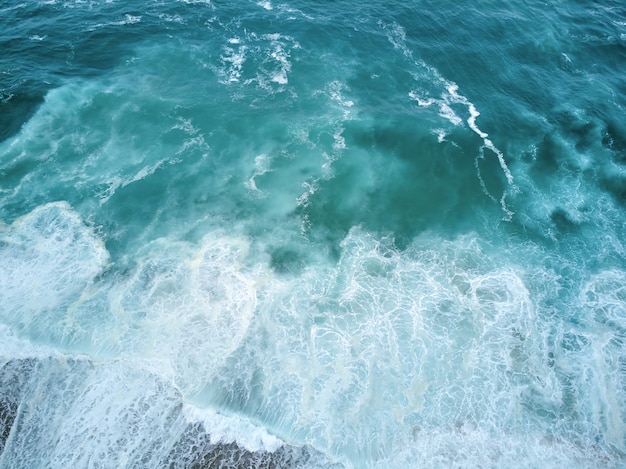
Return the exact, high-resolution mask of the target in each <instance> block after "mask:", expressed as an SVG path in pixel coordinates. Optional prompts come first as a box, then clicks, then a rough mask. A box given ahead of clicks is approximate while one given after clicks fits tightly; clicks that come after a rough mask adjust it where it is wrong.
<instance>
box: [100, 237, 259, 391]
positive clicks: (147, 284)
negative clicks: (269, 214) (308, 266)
mask: <svg viewBox="0 0 626 469" xmlns="http://www.w3.org/2000/svg"><path fill="white" fill-rule="evenodd" d="M248 248H249V244H248V242H247V240H246V239H245V238H241V239H240V238H236V237H227V236H224V235H222V234H220V233H213V234H211V235H209V236H207V237H206V238H205V239H204V240H203V242H202V243H201V245H200V247H199V248H197V247H196V248H194V247H193V246H192V245H188V244H186V243H172V242H170V241H168V240H166V239H162V240H157V241H155V242H153V243H151V244H149V245H147V246H146V247H145V252H143V253H142V254H140V255H139V259H141V260H140V263H139V266H138V268H137V270H136V271H135V272H134V273H133V275H132V277H130V278H128V279H127V280H125V281H124V282H122V283H118V284H115V285H113V286H112V287H111V289H110V291H108V293H107V296H108V302H109V304H110V306H109V307H110V308H111V312H112V314H113V315H114V316H115V321H116V326H115V330H113V331H111V332H110V333H109V334H110V335H109V334H103V335H102V337H101V338H100V339H99V340H98V344H96V345H97V346H99V347H102V348H103V349H106V347H110V346H111V345H110V344H112V343H113V344H117V345H116V346H115V347H116V350H117V354H118V355H119V354H121V355H123V356H128V357H132V358H133V359H135V360H142V361H145V363H146V364H149V363H153V364H152V365H150V366H153V367H156V368H155V369H161V372H162V373H166V374H167V375H168V376H171V378H172V379H173V380H175V382H176V383H177V386H178V387H179V389H180V390H181V391H182V392H183V394H184V395H191V394H193V393H196V392H198V391H199V390H201V389H202V388H203V387H204V386H206V384H207V382H209V381H210V379H211V376H212V375H213V374H214V373H215V372H216V370H217V369H218V366H219V365H220V364H221V363H223V361H224V360H225V359H226V358H227V357H228V356H229V355H230V354H231V353H232V352H233V351H234V350H235V349H236V348H237V347H238V346H239V344H240V342H241V341H242V339H243V338H244V336H245V335H246V333H247V331H248V327H249V325H250V321H251V320H252V317H253V315H254V311H255V308H256V305H257V301H258V300H257V288H258V285H257V284H258V283H263V282H264V281H265V280H264V278H265V277H264V276H266V275H267V273H263V272H259V271H256V270H248V269H247V268H246V267H245V265H243V264H242V263H243V261H244V259H245V258H246V255H247V252H248ZM144 256H145V257H144ZM137 331H141V333H140V334H139V335H137V334H136V332H137ZM163 344H167V347H163ZM146 366H148V365H146Z"/></svg>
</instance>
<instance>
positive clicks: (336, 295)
mask: <svg viewBox="0 0 626 469" xmlns="http://www.w3.org/2000/svg"><path fill="white" fill-rule="evenodd" d="M493 256H494V252H493V251H490V252H486V251H484V250H483V247H481V243H480V242H479V240H478V239H477V238H476V237H474V236H471V235H468V236H464V237H461V238H459V239H457V240H453V241H442V240H440V239H435V238H429V237H428V236H425V237H422V238H420V239H418V240H416V241H415V243H414V245H413V246H411V247H410V248H409V249H408V250H406V251H405V252H403V253H400V252H398V251H396V250H395V249H394V248H393V247H392V244H391V243H390V241H389V240H384V239H380V238H376V237H374V236H372V235H370V234H368V233H365V232H363V231H361V230H358V229H353V230H352V231H351V232H350V234H349V235H348V236H347V237H346V239H345V240H344V241H343V243H342V256H341V259H340V261H339V263H338V265H337V266H336V267H331V266H328V267H326V268H324V267H322V266H318V267H310V268H308V269H307V270H306V271H305V272H304V273H303V275H302V276H301V277H300V278H294V279H285V278H276V277H271V278H269V279H268V282H267V283H266V284H264V285H263V287H262V289H261V290H260V291H261V292H262V293H259V295H258V298H260V301H259V303H258V304H257V307H256V308H257V309H256V314H255V322H254V324H251V328H250V335H249V336H248V337H247V339H246V340H245V342H242V344H241V347H240V349H239V350H238V351H237V352H235V353H234V355H233V361H232V362H231V364H236V366H235V367H234V368H233V371H232V373H234V374H233V375H232V376H231V375H230V373H231V372H230V371H229V368H222V371H221V373H220V377H219V381H218V382H219V383H220V386H224V387H225V388H224V389H225V391H224V392H226V395H227V396H232V394H231V393H230V391H227V390H228V389H231V388H230V386H234V383H237V385H236V388H237V390H238V391H237V398H236V401H231V400H230V399H231V398H228V399H227V400H226V401H224V402H223V405H226V406H227V407H228V406H233V405H234V406H235V407H234V409H236V410H239V407H237V406H238V405H243V406H244V408H245V412H252V414H253V415H256V416H258V418H261V421H269V422H271V426H272V428H273V429H276V431H277V434H278V435H282V436H284V435H288V434H291V435H297V437H295V436H292V437H291V438H292V439H295V443H298V442H300V443H302V442H309V443H311V444H313V446H314V447H315V448H317V449H320V450H322V451H324V452H325V453H326V454H328V455H331V456H332V457H335V458H340V459H342V460H345V461H349V464H353V465H356V466H360V465H363V464H366V463H367V464H371V463H376V462H378V463H379V464H380V465H381V466H384V465H385V464H389V465H391V466H398V465H402V464H401V463H399V462H398V461H400V459H395V457H396V456H397V457H400V456H398V455H399V454H400V453H402V452H403V451H408V452H409V453H410V454H413V455H414V454H418V453H420V451H422V450H423V448H427V447H428V446H431V447H433V448H434V447H437V448H439V449H440V450H441V451H443V453H441V452H439V451H433V452H425V453H424V454H425V455H427V456H428V457H432V458H437V457H440V458H441V459H440V460H441V461H445V464H448V463H450V464H456V463H460V464H465V463H466V464H467V465H468V466H472V465H476V464H479V463H484V464H487V465H489V464H492V465H493V464H499V463H500V462H503V461H510V460H511V458H513V456H514V455H515V454H517V455H518V457H520V458H521V460H526V461H535V462H537V463H539V461H541V462H543V461H544V460H545V461H547V464H548V465H551V466H552V467H556V466H558V465H559V464H561V463H562V462H563V461H566V462H570V463H573V462H575V461H577V460H579V458H580V457H582V455H585V454H587V455H591V456H585V457H588V458H589V460H590V461H593V460H600V459H602V458H605V457H606V458H615V454H612V453H611V451H610V450H609V447H608V446H606V444H607V443H610V444H616V445H617V443H618V442H619V439H620V438H621V437H622V436H623V433H620V432H622V431H623V425H620V424H619V423H620V422H621V421H622V420H621V417H620V416H619V415H620V414H619V413H618V414H617V416H616V417H614V418H612V422H608V423H606V424H604V423H601V424H600V425H599V426H594V424H593V422H594V418H595V417H593V416H594V415H596V414H595V413H594V411H593V410H589V409H593V408H595V406H597V405H598V404H597V402H598V401H597V399H598V397H597V396H596V395H595V392H596V391H595V387H594V386H590V383H587V384H584V383H583V382H582V380H584V376H587V373H588V372H589V371H590V370H592V369H596V370H601V368H598V367H597V366H590V367H589V368H586V369H585V370H583V371H582V374H581V375H580V379H581V382H580V386H579V388H578V391H577V392H578V393H579V394H578V397H575V399H576V404H575V405H576V406H578V407H577V408H578V409H579V410H582V409H586V410H585V412H587V410H589V414H588V416H587V417H584V418H583V422H581V421H578V419H579V418H580V415H581V414H580V412H579V413H577V412H574V411H573V410H572V409H570V408H569V407H568V406H569V405H570V404H568V403H567V402H568V399H569V398H570V397H568V394H567V389H566V388H565V387H564V384H563V380H562V373H563V372H564V373H566V374H567V373H568V372H574V373H575V374H576V375H578V372H579V371H580V370H578V371H575V370H576V368H575V367H576V365H575V364H576V363H579V362H580V361H569V358H563V357H558V356H556V355H557V354H558V346H557V351H555V350H554V348H552V346H551V345H549V344H550V343H551V339H549V337H550V334H554V330H555V328H560V327H562V326H561V325H560V322H559V320H557V322H556V323H554V322H551V321H554V318H550V317H549V315H548V317H546V316H544V314H545V312H542V315H539V314H538V312H537V309H538V305H539V304H542V302H543V301H544V300H545V299H546V297H541V296H537V292H538V288H540V289H541V288H543V289H545V288H547V287H548V285H550V282H552V283H554V279H553V278H550V274H549V272H544V271H543V270H542V269H543V268H542V267H536V268H532V267H530V268H529V267H525V266H522V265H515V264H514V263H512V262H511V255H510V254H506V253H500V255H498V256H496V257H493ZM500 256H502V259H500ZM516 256H517V257H516V258H518V257H519V258H520V259H521V258H522V257H523V258H526V259H528V258H533V256H537V258H539V257H540V256H541V253H538V252H533V251H532V249H531V250H530V251H529V252H527V253H525V254H520V253H517V255H516ZM505 258H506V261H504V260H503V259H505ZM498 259H500V260H498ZM529 269H530V271H529ZM607 291H608V289H607ZM545 294H546V295H552V294H553V292H551V291H547V292H545ZM618 297H619V295H618ZM607 302H609V300H607ZM607 302H604V301H603V302H602V303H603V304H606V303H607ZM625 304H626V302H624V301H622V299H620V300H619V305H620V306H624V305H625ZM613 330H615V329H613ZM598 338H599V337H598ZM593 340H596V339H595V338H594V339H593ZM268 344H271V346H269V347H268ZM255 356H256V357H257V358H253V357H255ZM549 356H553V357H555V358H553V359H552V360H557V362H558V365H557V366H555V365H554V364H553V363H551V361H550V359H548V358H547V357H549ZM613 360H615V358H613ZM255 370H257V371H258V373H257V371H255ZM563 370H568V371H563ZM605 371H606V373H608V374H610V373H609V372H608V370H605ZM257 375H260V376H264V377H265V380H263V381H261V382H260V383H258V382H257V383H256V384H255V385H254V386H253V385H252V384H251V383H249V382H248V380H251V379H253V378H252V377H253V376H257ZM601 375H603V374H602V373H601ZM603 376H604V375H603ZM241 380H243V381H244V383H246V382H248V384H246V385H245V386H242V385H241ZM228 383H231V384H228ZM617 384H619V383H617V381H616V382H614V383H612V384H611V385H610V386H609V387H608V388H606V389H605V390H604V391H603V392H602V393H601V394H599V396H608V397H606V399H605V397H600V399H601V400H602V401H603V402H604V403H603V404H602V406H603V407H602V409H603V410H602V412H601V413H598V414H597V415H604V414H607V413H609V412H613V413H614V412H616V411H617V410H618V409H620V408H621V407H620V406H621V404H620V402H621V401H620V400H619V399H620V396H622V395H623V391H621V390H620V388H619V386H617ZM259 386H261V388H259ZM261 389H262V390H261ZM603 389H604V388H603ZM612 395H614V396H615V397H614V398H613V397H611V396H612ZM235 402H238V403H239V404H235ZM245 403H254V404H245ZM247 405H250V406H251V407H250V408H248V407H246V406H247ZM612 415H613V414H612ZM554 419H556V422H558V427H557V428H558V430H555V427H554V425H556V424H555V423H554V422H555V420H554ZM599 421H600V422H603V420H602V418H600V420H599ZM585 425H588V426H587V427H585ZM581 428H584V431H582V430H581ZM598 438H599V439H600V440H602V441H603V442H604V446H601V447H597V448H596V446H595V445H596V444H597V440H598ZM450 441H452V442H456V443H455V444H454V445H453V444H448V443H450ZM457 444H458V446H456V445H457ZM473 445H477V446H476V447H474V446H473ZM480 445H482V446H480ZM511 445H513V446H511ZM477 447H482V448H483V449H484V450H485V451H486V453H484V454H483V453H480V452H479V450H478V449H476V448H477ZM618 447H619V446H618ZM420 448H421V449H420ZM455 448H456V449H455ZM593 448H595V449H593ZM474 451H478V452H476V453H474ZM394 455H396V456H394ZM464 457H467V460H466V462H463V461H464V459H462V458H464ZM459 458H460V459H459ZM434 460H435V459H425V460H424V461H431V462H432V461H434ZM613 460H614V459H613ZM390 461H391V462H390ZM425 464H426V463H425ZM531 465H532V463H531Z"/></svg>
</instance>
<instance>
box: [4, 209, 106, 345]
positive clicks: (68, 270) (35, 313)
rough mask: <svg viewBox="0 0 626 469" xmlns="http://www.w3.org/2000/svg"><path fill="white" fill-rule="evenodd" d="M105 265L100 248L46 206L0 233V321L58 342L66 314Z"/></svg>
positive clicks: (69, 217) (69, 216)
mask: <svg viewBox="0 0 626 469" xmlns="http://www.w3.org/2000/svg"><path fill="white" fill-rule="evenodd" d="M107 262H108V253H107V251H106V249H105V247H104V245H103V243H102V242H101V241H100V239H98V238H97V237H96V236H95V234H94V233H93V231H92V230H91V229H89V228H88V227H87V226H85V224H84V223H83V221H82V220H81V219H80V217H79V216H78V215H77V214H76V213H75V212H73V211H72V209H71V208H70V206H69V205H68V204H66V203H62V202H59V203H51V204H47V205H43V206H41V207H38V208H36V209H35V210H33V211H32V212H31V213H29V214H28V215H25V216H24V217H22V218H20V219H18V220H16V221H15V222H14V223H13V224H12V225H10V226H9V227H4V228H2V229H1V230H0V271H1V272H2V275H1V276H0V297H2V302H1V303H0V318H1V320H2V321H3V322H5V323H6V324H8V325H10V326H12V327H15V328H16V329H17V330H20V331H22V332H25V333H27V334H30V335H31V336H33V337H35V338H38V337H40V338H41V339H42V340H44V341H46V340H52V341H53V342H55V343H56V342H60V341H61V340H62V337H63V335H64V329H65V326H66V323H67V322H68V321H71V318H70V316H69V315H70V314H71V309H72V308H73V307H74V306H76V305H77V304H78V303H80V302H81V301H82V298H83V295H84V294H85V293H86V291H87V289H88V288H89V287H90V286H92V285H93V284H94V280H95V278H96V276H97V275H99V274H100V273H101V272H102V271H103V269H104V268H105V267H106V265H107Z"/></svg>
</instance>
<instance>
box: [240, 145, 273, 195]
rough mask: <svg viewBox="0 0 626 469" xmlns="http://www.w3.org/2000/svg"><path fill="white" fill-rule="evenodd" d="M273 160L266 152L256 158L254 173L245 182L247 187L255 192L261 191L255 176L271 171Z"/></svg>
mask: <svg viewBox="0 0 626 469" xmlns="http://www.w3.org/2000/svg"><path fill="white" fill-rule="evenodd" d="M270 168H271V160H270V158H269V156H267V155H266V154H261V155H257V156H256V157H255V158H254V174H253V175H252V176H251V177H250V179H248V180H247V181H246V182H245V186H246V188H248V189H249V190H251V191H254V192H261V191H260V190H259V188H258V187H257V186H256V181H255V178H256V177H258V176H262V175H264V174H265V173H267V172H269V171H271V169H270Z"/></svg>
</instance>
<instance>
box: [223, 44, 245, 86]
mask: <svg viewBox="0 0 626 469" xmlns="http://www.w3.org/2000/svg"><path fill="white" fill-rule="evenodd" d="M229 43H230V44H232V45H233V46H239V47H237V48H234V47H230V46H225V47H224V48H223V53H222V55H221V56H220V57H221V60H222V63H223V69H222V70H221V74H222V76H223V78H222V80H221V83H224V84H229V83H236V82H238V81H239V79H240V78H241V73H242V70H243V65H244V62H245V60H246V50H247V48H246V46H243V45H240V43H239V42H235V43H232V42H230V41H229Z"/></svg>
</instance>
